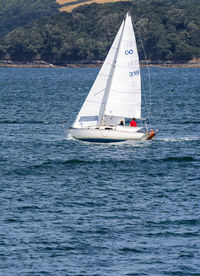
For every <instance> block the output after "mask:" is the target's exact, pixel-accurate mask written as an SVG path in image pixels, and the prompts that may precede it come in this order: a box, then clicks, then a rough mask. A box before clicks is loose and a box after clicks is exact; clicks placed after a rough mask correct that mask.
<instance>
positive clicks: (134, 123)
mask: <svg viewBox="0 0 200 276" xmlns="http://www.w3.org/2000/svg"><path fill="white" fill-rule="evenodd" d="M129 126H131V127H136V126H137V123H136V121H135V118H133V119H132V121H130V124H129Z"/></svg>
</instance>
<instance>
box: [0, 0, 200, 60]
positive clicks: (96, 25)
mask: <svg viewBox="0 0 200 276" xmlns="http://www.w3.org/2000/svg"><path fill="white" fill-rule="evenodd" d="M3 1H5V0H3ZM6 1H7V0H6ZM18 1H19V0H18ZM21 1H22V0H21ZM26 1H27V0H26ZM29 1H30V0H29ZM31 1H32V0H31ZM38 1H39V0H38ZM40 1H44V0H40ZM45 1H46V2H48V1H50V0H45ZM50 2H51V1H50ZM188 2H189V4H188ZM51 5H52V2H51ZM54 8H55V7H54V6H51V11H49V13H50V15H48V16H47V14H45V17H44V16H42V13H41V16H40V18H36V19H34V20H32V21H31V22H30V23H28V24H26V25H23V26H21V27H18V28H15V29H13V30H12V31H10V32H7V34H5V35H4V36H2V38H1V39H0V59H1V60H3V59H10V60H12V61H14V62H34V61H36V60H43V61H46V62H49V63H53V64H55V65H65V64H67V63H81V62H88V63H90V62H94V61H102V60H103V59H104V58H105V55H106V53H107V51H108V49H109V47H110V45H111V43H112V41H113V39H114V36H115V35H116V32H117V30H118V28H119V26H120V24H121V21H122V19H123V17H124V15H125V14H126V12H127V11H130V12H131V14H132V19H133V23H134V29H135V31H136V39H137V41H138V48H139V55H140V58H141V59H144V53H143V46H144V48H145V51H146V56H147V58H148V59H149V60H151V61H152V62H160V61H161V62H166V61H169V62H179V63H181V62H187V61H189V60H191V59H193V58H199V57H200V6H199V4H198V1H196V0H190V1H185V0H169V1H166V0H143V1H141V0H140V1H137V0H135V1H132V2H117V3H107V4H104V5H99V4H96V3H93V4H90V5H85V6H80V7H78V8H77V9H75V10H73V12H72V13H66V12H62V13H60V12H58V11H57V10H56V9H55V10H54ZM53 10H54V12H53ZM0 19H1V17H0Z"/></svg>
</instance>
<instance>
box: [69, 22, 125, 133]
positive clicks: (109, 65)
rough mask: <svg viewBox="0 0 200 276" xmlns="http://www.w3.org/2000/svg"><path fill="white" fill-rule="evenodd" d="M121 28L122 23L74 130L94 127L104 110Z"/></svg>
mask: <svg viewBox="0 0 200 276" xmlns="http://www.w3.org/2000/svg"><path fill="white" fill-rule="evenodd" d="M123 27H124V21H123V22H122V24H121V27H120V29H119V31H118V33H117V35H116V37H115V40H114V42H113V44H112V46H111V48H110V51H109V53H108V55H107V57H106V59H105V61H104V63H103V65H102V67H101V70H100V71H99V74H98V76H97V78H96V80H95V82H94V84H93V86H92V88H91V90H90V92H89V94H88V96H87V98H86V100H85V102H84V104H83V106H82V108H81V110H80V112H79V114H78V116H77V118H76V121H75V123H74V125H73V127H75V128H79V127H80V128H84V127H88V126H94V125H97V124H98V123H99V117H100V113H101V112H102V110H103V111H104V109H105V100H106V99H105V95H107V94H108V92H109V89H110V84H111V80H112V76H113V71H114V64H115V62H116V58H117V53H118V50H119V44H120V39H121V36H122V30H123Z"/></svg>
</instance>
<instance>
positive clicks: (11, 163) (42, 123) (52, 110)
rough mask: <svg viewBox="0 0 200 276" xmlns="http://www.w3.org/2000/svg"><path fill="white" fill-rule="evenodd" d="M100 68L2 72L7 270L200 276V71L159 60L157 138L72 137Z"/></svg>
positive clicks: (2, 257) (1, 215)
mask: <svg viewBox="0 0 200 276" xmlns="http://www.w3.org/2000/svg"><path fill="white" fill-rule="evenodd" d="M98 70H99V69H97V68H96V69H94V68H80V69H76V68H73V69H70V68H40V69H39V68H33V69H22V68H0V128H1V131H0V165H1V169H0V275H2V276H4V275H5V276H7V275H8V276H11V275H12V276H13V275H14V276H15V275H20V276H29V275H31V276H40V275H52V276H55V275H56V276H57V275H58V276H68V275H69V276H132V275H138V276H143V275H149V276H155V275H156V276H157V275H170V276H171V275H172V276H173V275H178V276H183V275H184V276H190V275H196V276H197V275H200V108H199V102H200V69H195V68H188V69H186V68H171V69H166V68H150V74H151V90H152V99H151V128H153V129H158V134H157V136H156V139H154V140H151V141H144V142H134V141H132V142H124V143H116V144H115V143H111V144H98V143H87V142H79V141H75V140H67V139H66V137H65V132H64V130H63V126H64V127H66V128H67V127H69V126H70V125H71V124H72V123H73V121H74V119H75V117H76V115H77V112H78V111H79V109H80V107H81V105H82V103H83V101H84V99H85V97H86V95H87V93H88V91H89V89H90V87H91V85H92V83H93V81H94V79H95V77H96V75H97V73H98ZM143 70H144V69H143ZM144 78H147V75H145V73H144ZM145 82H147V83H148V81H147V80H146V79H145V80H144V83H145Z"/></svg>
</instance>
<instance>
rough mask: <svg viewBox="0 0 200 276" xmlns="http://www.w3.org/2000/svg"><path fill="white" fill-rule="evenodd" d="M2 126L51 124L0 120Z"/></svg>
mask: <svg viewBox="0 0 200 276" xmlns="http://www.w3.org/2000/svg"><path fill="white" fill-rule="evenodd" d="M0 124H7V125H17V124H19V125H25V124H49V122H47V121H16V120H13V121H12V120H0Z"/></svg>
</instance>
